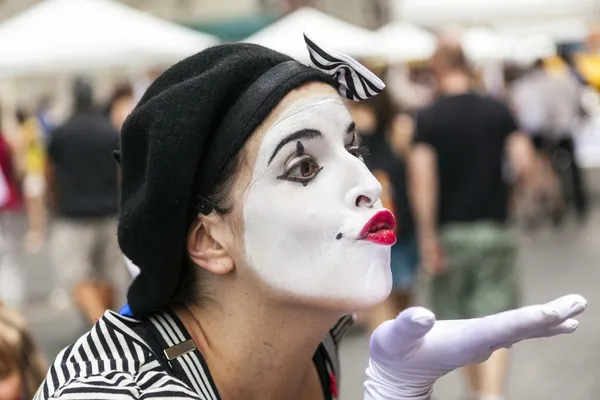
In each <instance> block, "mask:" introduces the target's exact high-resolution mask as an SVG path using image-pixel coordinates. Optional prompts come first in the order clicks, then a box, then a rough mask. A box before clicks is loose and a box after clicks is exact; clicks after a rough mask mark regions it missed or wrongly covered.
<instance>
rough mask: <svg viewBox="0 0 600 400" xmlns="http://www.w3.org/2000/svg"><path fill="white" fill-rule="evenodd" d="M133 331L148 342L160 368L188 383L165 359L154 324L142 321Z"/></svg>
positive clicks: (145, 320) (146, 320)
mask: <svg viewBox="0 0 600 400" xmlns="http://www.w3.org/2000/svg"><path fill="white" fill-rule="evenodd" d="M132 329H133V330H134V331H135V333H137V334H138V335H139V336H140V337H141V338H142V339H144V342H146V344H147V345H148V347H149V348H150V352H151V353H152V355H153V356H154V358H156V360H157V361H158V362H159V364H160V366H161V367H162V368H163V369H164V370H165V371H167V372H168V373H169V375H171V376H173V377H175V378H177V379H179V380H182V381H183V382H186V380H183V379H181V378H182V377H180V376H178V375H177V373H176V372H175V370H174V369H173V366H172V365H171V363H170V362H169V360H167V357H165V353H164V346H163V345H161V341H160V339H159V338H157V337H156V335H155V334H154V332H155V331H154V329H153V327H152V323H151V322H150V321H149V320H148V319H143V320H142V321H140V323H139V324H137V325H135V326H133V327H132Z"/></svg>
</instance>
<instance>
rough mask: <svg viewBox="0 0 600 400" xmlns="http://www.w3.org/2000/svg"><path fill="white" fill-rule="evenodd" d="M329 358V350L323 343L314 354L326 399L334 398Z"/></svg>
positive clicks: (331, 399)
mask: <svg viewBox="0 0 600 400" xmlns="http://www.w3.org/2000/svg"><path fill="white" fill-rule="evenodd" d="M327 359H328V357H327V352H326V350H325V347H323V344H322V343H321V344H320V345H319V347H318V348H317V351H316V352H315V355H314V356H313V362H314V363H315V366H316V367H317V373H318V374H319V381H320V382H321V388H322V389H323V395H324V396H325V400H333V396H332V393H331V380H330V377H329V369H328V368H327Z"/></svg>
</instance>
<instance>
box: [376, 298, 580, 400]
mask: <svg viewBox="0 0 600 400" xmlns="http://www.w3.org/2000/svg"><path fill="white" fill-rule="evenodd" d="M586 304H587V303H586V300H585V299H584V298H583V297H581V296H579V295H568V296H564V297H561V298H559V299H556V300H554V301H551V302H550V303H547V304H544V305H536V306H529V307H523V308H519V309H517V310H512V311H506V312H503V313H500V314H495V315H491V316H488V317H483V318H474V319H465V320H452V321H436V320H435V316H434V315H433V313H432V312H431V311H429V310H427V309H425V308H422V307H413V308H409V309H408V310H405V311H403V312H401V313H400V314H399V315H398V317H396V319H395V320H391V321H387V322H384V323H383V324H381V325H380V326H379V327H378V328H377V329H376V330H375V332H374V333H373V335H372V336H371V344H370V359H369V366H368V368H367V371H366V372H367V380H366V381H365V397H364V398H365V400H367V399H368V400H408V399H410V400H426V399H429V398H430V396H431V392H432V391H433V384H434V383H435V381H436V380H437V379H439V378H441V377H442V376H444V375H446V374H447V373H449V372H451V371H453V370H455V369H456V368H459V367H462V366H464V365H467V364H477V363H481V362H483V361H485V360H487V359H488V358H489V357H490V356H491V355H492V353H493V352H494V351H496V350H498V349H500V348H510V347H511V346H512V345H513V344H515V343H518V342H520V341H521V340H524V339H533V338H542V337H549V336H554V335H559V334H563V333H571V332H573V331H574V330H575V329H576V328H577V326H578V324H579V323H578V322H577V321H575V320H573V319H570V318H571V317H574V316H575V315H578V314H580V313H581V312H583V310H585V307H586Z"/></svg>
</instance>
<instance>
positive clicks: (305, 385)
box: [177, 295, 336, 400]
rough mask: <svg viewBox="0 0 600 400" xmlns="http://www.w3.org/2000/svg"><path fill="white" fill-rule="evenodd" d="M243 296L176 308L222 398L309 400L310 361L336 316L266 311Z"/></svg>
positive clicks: (261, 303)
mask: <svg viewBox="0 0 600 400" xmlns="http://www.w3.org/2000/svg"><path fill="white" fill-rule="evenodd" d="M238 297H239V295H238ZM242 297H244V298H243V299H242V300H243V301H235V300H234V301H227V300H226V301H227V304H220V305H219V306H216V305H215V304H211V305H209V306H208V307H204V308H199V307H189V308H188V309H187V310H185V309H182V310H177V314H178V315H179V317H180V318H181V320H182V322H183V324H184V325H185V327H186V329H188V331H189V332H190V335H191V336H192V338H193V339H194V341H195V342H196V344H197V346H198V348H199V350H200V352H201V353H202V355H203V357H204V358H205V360H206V363H207V364H208V367H209V369H210V372H211V375H212V377H213V379H214V380H215V382H216V385H217V388H218V390H219V393H220V395H221V398H222V399H223V400H228V399H248V400H252V399H265V400H269V399H283V398H285V399H302V398H314V390H315V386H314V385H312V383H318V379H314V378H315V377H317V375H316V374H315V372H314V366H313V362H312V358H313V355H314V353H315V351H316V349H317V347H318V345H319V343H320V342H321V341H322V340H323V338H324V337H325V335H326V333H327V331H328V330H329V329H330V328H331V326H332V325H333V324H334V323H335V320H336V318H335V316H332V315H331V314H329V315H323V314H320V313H319V312H316V311H314V310H313V311H306V310H305V311H300V310H298V309H296V310H294V311H290V310H289V309H287V310H285V309H283V307H282V308H281V309H273V307H272V306H271V307H268V308H267V307H265V304H264V303H263V301H260V300H257V299H252V298H251V296H242ZM307 390H311V393H312V394H313V396H310V395H308V394H307V392H306V391H307ZM319 391H320V387H319ZM319 397H321V396H320V395H319Z"/></svg>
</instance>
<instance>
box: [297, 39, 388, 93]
mask: <svg viewBox="0 0 600 400" xmlns="http://www.w3.org/2000/svg"><path fill="white" fill-rule="evenodd" d="M304 41H305V42H306V46H307V47H308V53H309V55H310V66H311V67H313V68H316V69H319V70H321V71H323V72H324V73H326V74H327V75H331V77H333V79H334V80H335V81H336V83H337V85H338V91H339V92H340V94H341V95H342V96H344V97H345V98H347V99H350V100H355V101H360V100H365V99H368V98H369V97H373V96H377V95H378V94H379V93H381V91H382V90H383V89H385V84H384V83H383V81H382V80H381V79H379V78H378V77H377V76H376V75H375V74H374V73H372V72H371V71H369V70H368V69H367V68H366V67H365V66H364V65H362V64H361V63H359V62H358V61H356V60H355V59H354V58H352V57H350V56H348V55H346V54H342V53H340V52H338V51H335V50H332V49H328V48H326V47H325V46H323V45H321V44H317V43H315V41H314V40H312V39H310V38H309V37H308V36H307V35H306V33H305V34H304Z"/></svg>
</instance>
